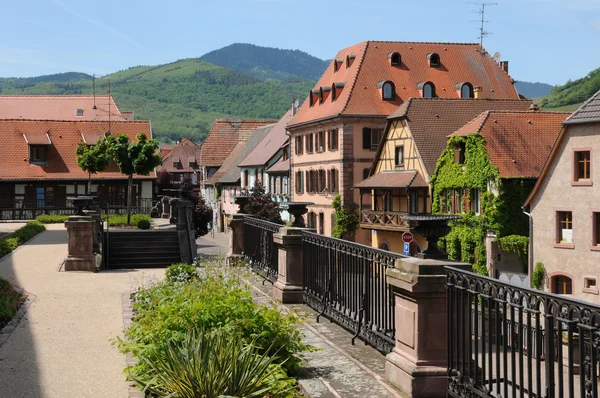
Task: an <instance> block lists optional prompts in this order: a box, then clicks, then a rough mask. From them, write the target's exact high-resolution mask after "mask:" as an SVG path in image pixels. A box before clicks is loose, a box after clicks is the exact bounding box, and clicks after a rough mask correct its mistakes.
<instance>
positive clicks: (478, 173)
mask: <svg viewBox="0 0 600 398" xmlns="http://www.w3.org/2000/svg"><path fill="white" fill-rule="evenodd" d="M461 144H462V145H464V148H465V153H464V164H459V163H456V162H455V159H454V148H455V146H458V145H461ZM533 183H534V181H530V180H523V179H503V178H501V177H500V175H499V172H498V169H497V168H496V167H495V166H494V165H493V164H492V163H491V161H490V159H489V157H488V155H487V152H486V150H485V141H484V138H483V137H482V136H481V135H480V134H471V135H468V136H456V137H451V138H450V139H449V140H448V144H447V146H446V148H445V149H444V151H443V152H442V154H441V156H440V158H439V159H438V162H437V165H436V168H435V172H434V174H433V176H432V177H431V185H432V210H433V212H434V213H440V212H441V210H442V207H441V206H440V204H444V205H445V206H444V208H448V206H447V205H448V203H446V202H445V201H447V200H448V199H447V197H446V196H445V195H444V192H445V190H448V189H461V190H463V192H464V193H465V195H466V196H468V198H469V200H470V201H471V202H472V201H473V200H474V197H473V196H474V194H475V193H476V192H477V191H476V190H479V192H480V193H481V200H480V214H479V215H476V214H475V213H474V212H473V211H472V210H470V211H469V212H468V213H466V214H464V215H463V216H462V217H461V218H460V219H458V220H455V221H453V222H452V223H451V225H452V231H451V232H450V234H448V235H447V236H446V237H445V238H444V239H443V242H441V243H442V245H443V248H444V249H445V250H446V252H447V253H448V256H449V257H450V258H451V259H453V260H458V261H464V262H468V263H470V264H472V265H473V270H474V271H475V272H478V273H480V274H484V275H487V273H488V270H487V265H486V249H485V238H486V233H487V231H488V230H490V229H491V230H494V231H496V235H497V236H498V237H499V238H500V239H502V238H503V237H508V236H509V235H521V236H519V237H518V238H517V237H511V238H510V239H507V240H505V243H506V247H507V248H508V249H509V250H514V251H515V252H516V254H518V255H519V258H520V259H521V258H524V259H525V264H526V261H527V245H525V246H523V244H522V242H523V239H527V240H528V238H527V237H526V236H527V235H528V232H529V229H528V220H527V217H526V216H525V215H524V214H523V213H522V211H521V204H522V203H523V201H524V200H525V198H526V197H527V195H528V194H529V192H530V191H531V189H532V188H533ZM517 241H518V242H520V243H517ZM523 249H524V250H525V252H523ZM509 252H510V251H509ZM522 256H524V257H522Z"/></svg>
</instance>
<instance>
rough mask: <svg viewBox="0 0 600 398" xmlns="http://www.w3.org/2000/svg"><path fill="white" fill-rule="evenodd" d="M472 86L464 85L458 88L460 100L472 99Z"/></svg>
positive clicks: (469, 84)
mask: <svg viewBox="0 0 600 398" xmlns="http://www.w3.org/2000/svg"><path fill="white" fill-rule="evenodd" d="M473 97H474V95H473V86H472V85H471V83H464V84H463V85H462V86H461V88H460V98H473Z"/></svg>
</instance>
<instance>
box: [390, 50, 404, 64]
mask: <svg viewBox="0 0 600 398" xmlns="http://www.w3.org/2000/svg"><path fill="white" fill-rule="evenodd" d="M389 58H390V64H392V66H397V65H400V64H401V63H402V58H401V57H400V53H391V54H390V55H389Z"/></svg>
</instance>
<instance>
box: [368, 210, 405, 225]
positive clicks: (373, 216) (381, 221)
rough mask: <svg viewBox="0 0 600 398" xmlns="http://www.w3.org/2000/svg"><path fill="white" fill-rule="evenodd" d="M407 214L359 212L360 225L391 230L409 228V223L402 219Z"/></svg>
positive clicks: (372, 211)
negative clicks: (371, 225)
mask: <svg viewBox="0 0 600 398" xmlns="http://www.w3.org/2000/svg"><path fill="white" fill-rule="evenodd" d="M406 215H408V213H401V212H395V211H376V210H361V212H360V222H361V224H373V225H376V226H377V225H379V226H385V227H392V228H409V227H410V223H409V222H408V221H404V220H403V219H402V217H403V216H406Z"/></svg>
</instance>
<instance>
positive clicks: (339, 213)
mask: <svg viewBox="0 0 600 398" xmlns="http://www.w3.org/2000/svg"><path fill="white" fill-rule="evenodd" d="M331 207H333V209H334V210H335V226H334V227H333V231H332V232H331V236H333V237H334V238H343V237H344V235H351V234H353V233H354V232H356V230H357V229H358V226H359V224H360V220H359V218H358V210H357V208H356V205H352V206H342V198H341V196H340V195H337V196H336V197H335V199H334V200H333V202H332V203H331Z"/></svg>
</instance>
